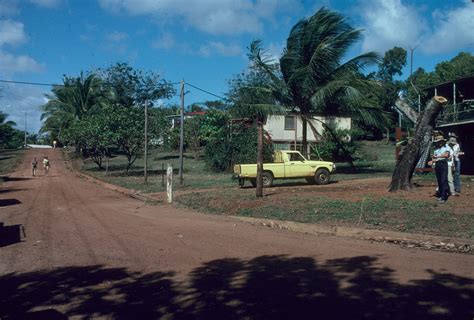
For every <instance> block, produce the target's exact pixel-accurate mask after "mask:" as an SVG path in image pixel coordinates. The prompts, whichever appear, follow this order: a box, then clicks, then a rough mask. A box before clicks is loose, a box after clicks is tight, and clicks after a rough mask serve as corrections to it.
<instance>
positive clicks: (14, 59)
mask: <svg viewBox="0 0 474 320" xmlns="http://www.w3.org/2000/svg"><path fill="white" fill-rule="evenodd" d="M26 40H27V37H26V35H25V31H24V26H23V23H21V22H16V21H13V20H0V72H2V73H4V74H8V75H11V74H14V73H23V72H41V71H43V70H44V66H42V65H41V64H39V63H38V62H36V61H35V60H34V59H33V58H31V57H29V56H27V55H18V56H16V55H14V54H11V53H8V52H6V51H5V50H3V48H2V47H4V46H5V45H11V46H14V45H19V44H21V43H24V42H25V41H26Z"/></svg>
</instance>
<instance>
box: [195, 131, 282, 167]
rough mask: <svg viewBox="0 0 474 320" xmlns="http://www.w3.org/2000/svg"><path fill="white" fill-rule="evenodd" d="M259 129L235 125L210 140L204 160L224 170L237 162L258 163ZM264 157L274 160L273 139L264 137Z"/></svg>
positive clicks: (266, 159)
mask: <svg viewBox="0 0 474 320" xmlns="http://www.w3.org/2000/svg"><path fill="white" fill-rule="evenodd" d="M257 137H258V134H257V129H256V128H255V127H246V126H240V127H237V126H234V127H232V128H230V129H229V130H228V131H227V132H226V133H223V134H222V135H221V136H219V137H214V138H212V139H210V140H208V143H207V144H206V148H205V154H204V160H205V162H206V165H207V166H208V167H209V168H210V169H211V170H213V171H217V172H222V171H228V170H230V169H232V166H233V165H234V164H236V163H256V161H257V143H258V142H257ZM263 150H264V151H263V158H264V161H265V162H271V161H272V155H273V147H272V144H271V141H269V140H268V139H264V149H263Z"/></svg>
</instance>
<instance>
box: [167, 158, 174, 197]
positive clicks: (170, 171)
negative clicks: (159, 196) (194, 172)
mask: <svg viewBox="0 0 474 320" xmlns="http://www.w3.org/2000/svg"><path fill="white" fill-rule="evenodd" d="M166 194H167V196H168V203H173V166H172V165H171V164H169V163H168V169H166Z"/></svg>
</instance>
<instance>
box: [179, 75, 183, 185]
mask: <svg viewBox="0 0 474 320" xmlns="http://www.w3.org/2000/svg"><path fill="white" fill-rule="evenodd" d="M180 96H181V108H180V114H179V119H180V120H179V184H180V185H181V186H182V185H183V151H184V80H181V94H180Z"/></svg>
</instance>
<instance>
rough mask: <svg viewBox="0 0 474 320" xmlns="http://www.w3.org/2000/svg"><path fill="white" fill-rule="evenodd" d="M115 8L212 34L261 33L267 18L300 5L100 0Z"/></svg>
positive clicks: (257, 0)
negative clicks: (178, 22) (181, 24)
mask: <svg viewBox="0 0 474 320" xmlns="http://www.w3.org/2000/svg"><path fill="white" fill-rule="evenodd" d="M98 1H99V3H100V5H101V6H102V7H103V8H104V9H106V10H109V11H111V12H116V13H117V12H121V11H125V12H127V13H129V14H132V15H150V16H154V17H156V18H158V19H159V21H160V22H176V21H180V23H184V24H186V25H190V26H192V27H194V28H196V29H198V30H200V31H203V32H206V33H210V34H242V33H251V34H255V33H260V32H261V31H262V29H263V21H264V20H267V21H273V20H274V19H275V16H276V14H277V13H280V12H289V11H291V10H295V9H297V8H299V7H300V5H299V4H295V2H294V1H291V0H254V1H252V0H241V1H235V0H200V1H188V0H160V1H156V0H98Z"/></svg>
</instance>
